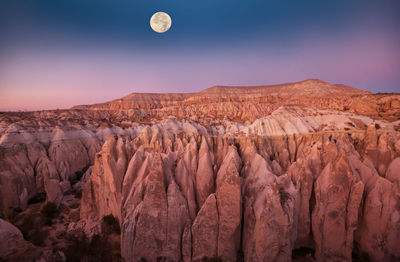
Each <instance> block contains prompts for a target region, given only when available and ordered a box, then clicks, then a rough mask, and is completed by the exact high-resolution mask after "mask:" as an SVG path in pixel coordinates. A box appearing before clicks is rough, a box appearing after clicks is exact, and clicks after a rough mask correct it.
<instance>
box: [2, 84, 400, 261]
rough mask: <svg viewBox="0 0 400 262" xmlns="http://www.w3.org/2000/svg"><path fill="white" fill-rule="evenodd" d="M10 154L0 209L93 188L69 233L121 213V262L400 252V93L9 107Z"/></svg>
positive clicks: (231, 92) (90, 231)
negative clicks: (42, 108)
mask: <svg viewBox="0 0 400 262" xmlns="http://www.w3.org/2000/svg"><path fill="white" fill-rule="evenodd" d="M0 156H1V157H0V182H1V183H0V197H1V198H2V201H1V202H0V205H1V209H2V210H3V211H4V210H10V212H11V211H12V210H18V209H22V210H25V209H28V210H29V209H30V206H31V205H30V204H29V203H30V201H29V200H31V199H32V198H34V197H35V196H36V195H37V194H38V193H39V194H41V193H43V194H45V196H46V201H49V202H53V203H56V205H58V206H60V208H62V209H65V206H67V205H68V203H69V201H71V195H70V194H71V191H73V192H76V191H78V192H79V191H80V190H82V189H83V192H82V199H81V204H80V210H79V212H80V220H79V221H75V222H71V223H70V222H68V223H67V224H66V223H64V225H63V226H64V231H66V232H67V233H68V232H72V231H74V230H80V231H84V232H85V233H86V234H87V236H88V237H91V236H93V235H96V234H100V235H101V234H104V228H103V226H102V223H103V218H104V216H107V215H109V214H112V215H113V216H114V217H115V218H117V220H118V222H119V224H120V227H121V236H120V246H121V250H120V253H121V255H122V257H123V258H124V259H125V261H141V260H142V259H146V260H147V261H157V260H161V261H182V260H183V261H201V260H203V259H215V258H221V259H222V261H242V260H243V259H244V261H291V260H292V257H293V259H294V260H296V259H297V258H298V256H299V254H300V256H301V254H302V252H303V253H304V250H308V251H312V252H311V253H314V255H308V256H307V257H306V259H308V261H314V260H316V261H349V260H351V259H352V257H353V258H354V257H357V256H364V257H365V256H367V254H368V257H369V258H370V259H371V260H372V261H396V260H399V259H400V251H399V249H398V246H399V245H400V215H399V214H400V96H399V95H396V94H391V95H390V94H381V95H373V94H370V93H368V92H364V91H361V90H357V89H353V88H351V87H348V86H344V85H330V84H328V83H325V82H322V81H320V80H306V81H303V82H299V83H291V84H283V85H275V86H262V87H248V88H245V87H212V88H209V89H206V90H205V91H203V92H199V93H193V94H131V95H129V96H127V97H124V98H122V99H120V100H115V101H112V102H108V103H104V104H97V105H91V106H78V107H75V108H73V109H71V110H61V111H42V112H27V113H2V114H0ZM78 180H79V181H78ZM75 182H77V183H76V184H75ZM73 212H76V210H74V211H73ZM63 215H64V216H68V214H63ZM3 217H4V215H3ZM0 226H1V225H0ZM0 229H1V228H0ZM54 230H56V229H54ZM57 230H59V228H57Z"/></svg>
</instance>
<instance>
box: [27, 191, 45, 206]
mask: <svg viewBox="0 0 400 262" xmlns="http://www.w3.org/2000/svg"><path fill="white" fill-rule="evenodd" d="M44 201H46V193H38V194H36V195H35V196H34V197H32V198H31V199H29V201H28V204H29V205H31V204H36V203H40V202H44Z"/></svg>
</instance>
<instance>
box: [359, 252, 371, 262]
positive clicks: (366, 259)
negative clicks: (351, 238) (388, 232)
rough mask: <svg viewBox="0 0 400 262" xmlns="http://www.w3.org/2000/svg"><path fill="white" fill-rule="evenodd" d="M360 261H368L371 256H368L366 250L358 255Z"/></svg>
mask: <svg viewBox="0 0 400 262" xmlns="http://www.w3.org/2000/svg"><path fill="white" fill-rule="evenodd" d="M360 261H361V262H370V261H371V258H370V257H369V254H368V253H367V252H362V253H361V256H360Z"/></svg>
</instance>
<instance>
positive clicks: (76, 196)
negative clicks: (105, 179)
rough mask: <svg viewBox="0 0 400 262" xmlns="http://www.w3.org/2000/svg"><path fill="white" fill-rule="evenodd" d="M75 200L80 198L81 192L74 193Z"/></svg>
mask: <svg viewBox="0 0 400 262" xmlns="http://www.w3.org/2000/svg"><path fill="white" fill-rule="evenodd" d="M75 198H78V199H81V198H82V191H78V192H76V193H75Z"/></svg>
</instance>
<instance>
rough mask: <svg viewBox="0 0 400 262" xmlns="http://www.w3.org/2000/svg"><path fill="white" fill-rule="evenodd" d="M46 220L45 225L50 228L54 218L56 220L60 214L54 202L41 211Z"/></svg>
mask: <svg viewBox="0 0 400 262" xmlns="http://www.w3.org/2000/svg"><path fill="white" fill-rule="evenodd" d="M40 213H41V214H42V217H43V219H44V224H45V225H48V226H50V225H51V224H52V220H53V218H56V217H57V216H58V214H59V211H58V208H57V206H56V205H55V204H54V203H52V202H47V204H45V205H44V206H43V207H42V209H41V210H40Z"/></svg>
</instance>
